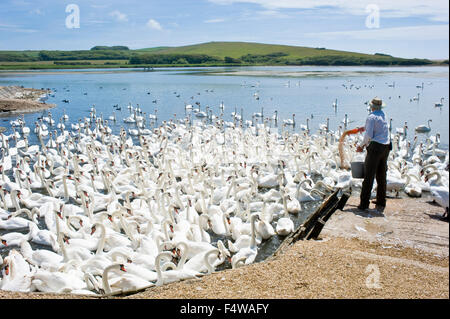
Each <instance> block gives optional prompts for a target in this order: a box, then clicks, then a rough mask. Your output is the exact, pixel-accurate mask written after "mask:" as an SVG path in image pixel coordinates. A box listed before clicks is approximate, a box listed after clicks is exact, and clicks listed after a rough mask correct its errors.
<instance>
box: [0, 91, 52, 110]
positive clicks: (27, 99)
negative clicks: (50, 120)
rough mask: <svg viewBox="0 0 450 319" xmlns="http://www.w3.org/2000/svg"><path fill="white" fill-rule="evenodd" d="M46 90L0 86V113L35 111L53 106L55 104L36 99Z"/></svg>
mask: <svg viewBox="0 0 450 319" xmlns="http://www.w3.org/2000/svg"><path fill="white" fill-rule="evenodd" d="M43 93H48V91H46V90H38V89H31V88H22V87H20V86H0V115H2V113H3V115H11V114H16V113H17V114H20V113H25V112H37V111H41V110H45V109H49V108H52V107H55V106H56V105H55V104H44V103H40V102H39V101H37V100H38V98H39V96H40V95H41V94H43Z"/></svg>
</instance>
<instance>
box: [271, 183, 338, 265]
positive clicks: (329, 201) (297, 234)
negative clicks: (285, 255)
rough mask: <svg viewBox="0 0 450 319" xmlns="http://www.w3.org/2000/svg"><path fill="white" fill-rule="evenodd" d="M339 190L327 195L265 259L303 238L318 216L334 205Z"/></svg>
mask: <svg viewBox="0 0 450 319" xmlns="http://www.w3.org/2000/svg"><path fill="white" fill-rule="evenodd" d="M338 192H339V190H337V191H335V192H334V193H333V194H331V195H330V196H328V197H327V198H326V199H325V200H324V201H323V203H322V204H321V205H320V206H319V207H318V208H317V209H316V210H315V211H314V213H312V214H311V215H309V216H308V218H307V219H306V220H305V222H304V223H303V224H301V225H300V226H298V227H297V229H296V230H294V231H293V232H292V233H291V234H289V235H288V236H287V237H286V238H285V239H284V240H283V242H282V243H281V245H280V247H278V249H277V250H276V251H275V252H274V253H273V254H272V256H270V257H268V258H267V260H269V259H271V258H273V257H275V256H276V255H278V254H279V253H280V252H282V251H283V250H284V249H285V248H286V247H288V246H290V245H292V244H293V243H295V242H296V241H298V240H301V239H305V238H306V236H307V235H308V234H309V233H310V232H311V230H312V229H313V228H314V226H315V224H316V223H317V221H318V220H319V218H320V217H322V216H323V215H324V214H325V212H328V211H329V210H330V208H332V207H335V206H336V205H337V202H338V197H337V194H338Z"/></svg>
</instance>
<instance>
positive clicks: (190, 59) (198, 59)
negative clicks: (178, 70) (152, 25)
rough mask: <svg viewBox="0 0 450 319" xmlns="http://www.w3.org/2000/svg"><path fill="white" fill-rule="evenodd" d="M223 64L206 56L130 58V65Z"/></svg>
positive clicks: (218, 59) (142, 55)
mask: <svg viewBox="0 0 450 319" xmlns="http://www.w3.org/2000/svg"><path fill="white" fill-rule="evenodd" d="M215 62H223V60H222V59H220V58H216V57H213V56H210V55H206V54H139V55H133V56H132V57H131V58H130V64H204V63H215Z"/></svg>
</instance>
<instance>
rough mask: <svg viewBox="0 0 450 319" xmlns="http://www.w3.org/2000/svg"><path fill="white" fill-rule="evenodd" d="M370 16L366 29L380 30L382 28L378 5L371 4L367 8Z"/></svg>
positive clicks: (367, 19)
mask: <svg viewBox="0 0 450 319" xmlns="http://www.w3.org/2000/svg"><path fill="white" fill-rule="evenodd" d="M366 12H367V13H368V14H369V15H368V16H367V18H366V27H367V28H369V29H378V28H379V27H380V8H379V7H378V6H377V5H376V4H369V5H367V7H366Z"/></svg>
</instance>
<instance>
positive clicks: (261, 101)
mask: <svg viewBox="0 0 450 319" xmlns="http://www.w3.org/2000/svg"><path fill="white" fill-rule="evenodd" d="M0 85H4V86H6V85H23V86H24V87H32V88H50V89H52V90H53V91H54V94H53V95H52V96H51V97H50V98H49V99H48V101H47V103H52V104H57V107H56V108H53V109H50V110H49V111H50V112H51V114H52V116H53V118H54V119H55V121H56V122H59V119H60V118H61V117H62V115H63V114H64V112H65V113H66V114H67V115H68V116H69V121H68V122H67V123H66V127H67V125H68V124H69V123H76V122H77V121H78V119H80V118H83V117H87V116H89V112H90V110H91V108H92V106H93V105H95V108H96V111H97V116H100V115H103V117H104V118H105V119H107V118H108V117H109V116H110V115H112V112H113V111H115V109H114V108H113V105H119V106H120V107H121V111H115V112H116V116H117V122H116V124H115V125H112V128H113V130H114V132H115V133H117V132H118V131H119V130H120V127H122V126H123V127H125V128H130V127H132V126H133V124H126V123H124V122H123V119H124V118H126V117H128V116H129V111H128V109H127V105H128V104H130V103H131V104H132V105H133V106H136V105H139V107H140V108H141V109H142V111H143V112H145V113H146V115H147V116H148V115H150V114H155V112H156V114H157V116H158V121H159V122H158V124H159V123H161V121H163V120H168V119H171V118H173V117H174V116H176V117H177V118H183V117H185V115H186V110H185V105H186V104H191V105H193V106H197V105H198V104H199V105H200V108H201V110H202V111H205V109H206V107H208V108H209V110H211V111H212V112H213V114H215V115H219V114H220V108H219V106H220V104H221V103H223V105H224V114H223V116H224V119H225V120H227V121H232V115H231V113H232V112H237V113H238V114H242V115H243V117H244V120H252V114H253V113H256V112H258V113H263V115H264V117H269V118H271V117H272V116H273V114H274V112H275V111H277V112H278V117H279V122H278V124H282V123H283V122H282V121H283V119H291V118H292V115H293V114H295V121H296V126H295V128H293V130H295V131H299V130H300V124H306V119H307V118H308V119H309V125H310V130H311V132H312V133H315V132H316V131H317V130H318V128H319V126H320V125H321V124H325V123H326V122H327V119H328V120H329V126H330V130H333V131H334V130H337V129H338V127H339V125H343V123H342V121H343V120H344V118H345V114H347V116H348V120H349V125H348V128H354V127H357V126H363V125H364V123H365V119H366V116H367V105H366V104H365V103H366V102H367V101H369V100H370V99H372V98H373V97H375V96H379V97H381V98H382V99H383V100H384V101H385V102H386V104H387V106H386V108H385V109H384V111H385V113H386V116H387V118H388V119H392V126H393V133H395V128H397V127H403V125H404V123H405V122H407V125H408V136H407V138H408V139H409V140H412V138H413V136H414V128H415V127H416V126H418V125H421V124H427V121H428V120H429V119H431V120H432V122H431V132H430V133H428V134H427V135H425V134H419V139H424V138H426V137H427V136H428V135H435V134H437V133H439V134H440V137H441V144H440V147H441V148H445V149H448V145H449V96H448V92H449V90H448V89H449V69H448V67H360V66H358V67H341V66H339V67H317V66H302V67H206V68H160V69H158V68H156V69H154V70H153V71H149V72H145V71H143V70H142V69H113V70H111V69H108V70H102V69H89V70H51V71H18V72H11V71H8V72H1V73H0ZM441 98H444V99H443V106H442V107H436V106H435V103H438V102H440V101H441ZM62 100H68V101H69V103H64V102H62ZM336 101H337V107H336V108H335V107H333V106H332V105H333V103H334V102H336ZM196 102H197V104H195V103H196ZM46 112H47V111H46ZM40 116H42V113H41V112H40V113H34V114H25V115H24V117H25V121H26V124H27V126H29V127H30V128H33V127H34V122H35V121H36V119H37V118H38V117H40ZM15 118H17V115H13V116H9V117H2V118H1V119H0V126H4V127H6V128H7V131H6V132H5V134H11V133H12V129H11V127H10V125H9V122H10V121H12V120H13V119H15ZM69 127H70V124H69ZM30 143H33V138H32V137H30Z"/></svg>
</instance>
